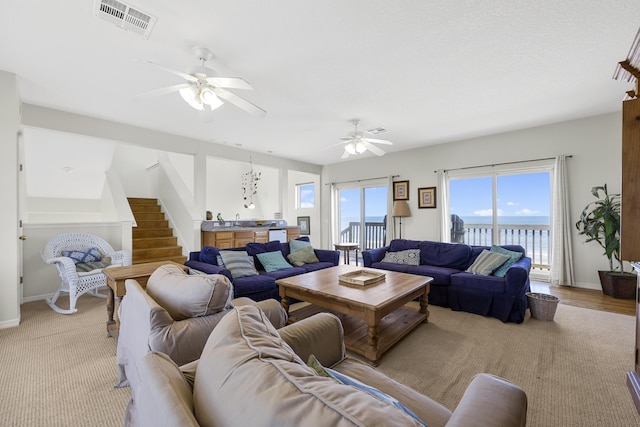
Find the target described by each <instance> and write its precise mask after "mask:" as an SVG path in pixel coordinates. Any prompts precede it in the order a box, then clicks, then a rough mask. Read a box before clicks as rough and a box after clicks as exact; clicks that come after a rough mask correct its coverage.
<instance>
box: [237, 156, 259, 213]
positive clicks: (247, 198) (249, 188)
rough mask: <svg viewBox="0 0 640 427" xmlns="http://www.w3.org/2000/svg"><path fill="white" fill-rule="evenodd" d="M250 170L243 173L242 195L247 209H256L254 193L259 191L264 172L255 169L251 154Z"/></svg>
mask: <svg viewBox="0 0 640 427" xmlns="http://www.w3.org/2000/svg"><path fill="white" fill-rule="evenodd" d="M249 166H250V170H249V172H245V173H243V174H242V197H243V198H244V207H245V208H247V209H255V207H256V205H255V204H254V203H253V195H254V194H257V193H258V181H260V176H261V175H262V172H258V173H256V172H254V171H253V162H252V160H251V156H249Z"/></svg>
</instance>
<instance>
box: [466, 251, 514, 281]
mask: <svg viewBox="0 0 640 427" xmlns="http://www.w3.org/2000/svg"><path fill="white" fill-rule="evenodd" d="M508 259H509V257H508V256H507V255H502V254H499V253H497V252H490V251H488V250H486V249H484V250H483V251H482V252H480V255H478V258H476V260H475V261H473V264H471V265H470V266H469V268H467V272H468V273H473V274H479V275H482V276H488V275H490V274H491V273H492V272H493V271H494V270H495V269H497V268H498V267H500V266H501V265H502V264H504V263H505V262H506V261H507V260H508Z"/></svg>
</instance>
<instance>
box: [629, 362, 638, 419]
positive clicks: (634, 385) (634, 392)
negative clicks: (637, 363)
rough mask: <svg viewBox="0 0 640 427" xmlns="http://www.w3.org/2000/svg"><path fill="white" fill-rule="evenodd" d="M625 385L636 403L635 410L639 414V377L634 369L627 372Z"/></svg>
mask: <svg viewBox="0 0 640 427" xmlns="http://www.w3.org/2000/svg"><path fill="white" fill-rule="evenodd" d="M627 387H629V392H630V393H631V398H632V399H633V403H634V404H635V405H636V411H638V414H640V377H639V376H638V374H637V373H636V372H635V371H631V372H627Z"/></svg>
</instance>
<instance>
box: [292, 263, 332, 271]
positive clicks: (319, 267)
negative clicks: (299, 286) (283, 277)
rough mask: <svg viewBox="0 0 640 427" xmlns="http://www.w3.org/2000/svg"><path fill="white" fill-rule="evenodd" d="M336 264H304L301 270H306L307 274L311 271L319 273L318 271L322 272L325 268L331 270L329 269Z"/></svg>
mask: <svg viewBox="0 0 640 427" xmlns="http://www.w3.org/2000/svg"><path fill="white" fill-rule="evenodd" d="M334 266H335V264H334V263H332V262H314V263H312V264H303V265H301V266H300V268H304V271H305V272H307V273H308V272H310V271H318V270H322V269H323V268H329V267H334Z"/></svg>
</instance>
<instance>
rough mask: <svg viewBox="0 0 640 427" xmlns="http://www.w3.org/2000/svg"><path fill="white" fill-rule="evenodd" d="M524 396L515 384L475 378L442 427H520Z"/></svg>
mask: <svg viewBox="0 0 640 427" xmlns="http://www.w3.org/2000/svg"><path fill="white" fill-rule="evenodd" d="M526 423H527V395H526V394H525V392H524V391H523V390H522V389H521V388H520V387H518V386H517V385H515V384H512V383H510V382H508V381H506V380H503V379H502V378H498V377H496V376H494V375H489V374H478V375H476V376H475V378H474V379H473V380H472V381H471V383H470V384H469V387H467V390H466V391H465V392H464V395H463V396H462V399H461V400H460V403H459V404H458V406H457V407H456V409H455V411H453V414H452V415H451V418H450V419H449V422H447V424H446V427H467V426H483V427H524V426H525V425H526Z"/></svg>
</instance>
